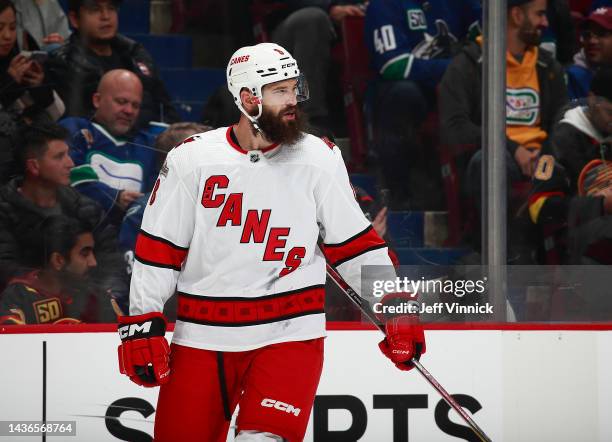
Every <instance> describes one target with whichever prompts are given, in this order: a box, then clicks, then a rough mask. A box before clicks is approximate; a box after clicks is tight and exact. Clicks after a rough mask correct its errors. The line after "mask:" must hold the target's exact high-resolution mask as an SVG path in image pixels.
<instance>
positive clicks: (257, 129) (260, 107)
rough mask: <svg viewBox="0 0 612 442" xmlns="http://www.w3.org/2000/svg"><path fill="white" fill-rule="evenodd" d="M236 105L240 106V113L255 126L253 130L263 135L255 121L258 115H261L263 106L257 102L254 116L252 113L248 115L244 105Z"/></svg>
mask: <svg viewBox="0 0 612 442" xmlns="http://www.w3.org/2000/svg"><path fill="white" fill-rule="evenodd" d="M238 107H239V108H240V112H242V114H243V115H244V116H245V117H247V118H248V119H249V121H250V122H251V123H252V124H253V127H254V128H255V130H256V131H257V132H259V133H260V134H261V136H262V137H263V136H264V133H263V131H262V130H261V128H260V127H259V124H258V123H257V120H259V117H261V113H262V112H263V107H262V105H261V103H257V109H258V112H257V116H255V117H254V116H252V115H249V113H248V112H247V111H246V110H245V109H244V107H242V104H241V105H240V106H238Z"/></svg>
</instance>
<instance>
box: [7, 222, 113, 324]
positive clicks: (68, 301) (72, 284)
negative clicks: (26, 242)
mask: <svg viewBox="0 0 612 442" xmlns="http://www.w3.org/2000/svg"><path fill="white" fill-rule="evenodd" d="M41 234H42V240H41V242H40V244H39V247H38V248H39V254H40V256H41V261H42V263H43V264H42V266H41V268H38V269H36V270H33V271H31V272H30V273H27V274H26V275H23V276H18V277H15V278H13V279H12V280H11V281H10V282H9V285H8V287H7V288H6V289H5V290H4V292H3V293H2V294H1V295H0V324H69V323H76V322H114V321H115V317H116V315H117V314H121V311H120V310H119V307H118V306H117V303H116V302H115V301H114V300H113V299H112V298H111V297H109V296H106V295H101V296H100V295H97V294H96V292H95V289H94V285H93V284H92V283H91V281H90V280H89V275H90V271H91V270H93V269H94V268H95V267H96V265H97V263H96V257H95V255H94V237H93V234H92V233H91V231H90V230H88V229H85V228H84V227H83V226H82V225H81V224H80V223H79V222H78V221H77V220H75V219H71V218H67V217H65V216H61V215H60V216H52V217H50V218H47V219H46V220H45V221H44V222H43V225H42V227H41Z"/></svg>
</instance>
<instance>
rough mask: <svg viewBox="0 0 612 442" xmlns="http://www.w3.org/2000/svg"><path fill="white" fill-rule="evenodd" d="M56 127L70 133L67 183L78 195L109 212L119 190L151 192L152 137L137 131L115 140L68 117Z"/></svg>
mask: <svg viewBox="0 0 612 442" xmlns="http://www.w3.org/2000/svg"><path fill="white" fill-rule="evenodd" d="M60 124H61V125H62V126H64V127H65V128H66V129H68V131H69V132H70V134H71V136H70V139H69V142H68V145H69V146H70V157H71V158H72V161H74V165H75V167H74V168H73V169H72V171H71V172H70V182H71V184H72V186H73V187H75V188H76V189H77V190H78V191H79V192H81V193H83V194H85V195H86V196H88V197H90V198H92V199H93V200H95V201H97V202H98V203H99V204H100V205H101V206H102V207H103V208H104V210H106V211H110V210H111V209H112V208H113V204H114V203H115V201H116V199H117V195H118V193H119V191H121V190H131V191H135V192H147V191H150V190H151V188H152V187H153V183H154V182H155V179H156V178H157V172H158V170H157V160H156V153H155V150H154V149H153V145H154V143H155V138H154V136H153V135H151V134H149V133H147V132H142V131H141V132H138V133H137V134H136V135H135V136H134V137H131V138H129V139H127V138H126V139H117V138H115V137H113V136H112V135H111V134H110V133H108V132H107V131H106V130H105V129H104V128H103V127H102V126H100V125H99V124H97V123H95V122H93V121H91V120H88V119H87V118H77V117H68V118H65V119H63V120H61V121H60Z"/></svg>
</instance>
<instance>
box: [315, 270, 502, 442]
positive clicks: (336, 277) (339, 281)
mask: <svg viewBox="0 0 612 442" xmlns="http://www.w3.org/2000/svg"><path fill="white" fill-rule="evenodd" d="M327 274H328V275H329V276H330V278H331V279H332V280H333V281H334V282H335V283H336V285H337V286H338V287H339V288H340V289H341V290H342V291H343V292H344V294H345V295H346V296H348V297H349V299H350V300H351V301H353V302H354V303H355V305H356V306H357V307H359V309H360V310H361V311H362V312H363V314H364V315H366V316H367V317H368V319H369V320H370V321H372V323H374V324H375V325H376V326H377V327H378V329H379V330H380V331H381V332H383V334H385V329H384V327H383V325H382V324H381V323H380V322H379V321H378V320H377V319H376V316H375V315H374V313H373V312H372V311H371V309H370V308H369V304H368V303H367V302H366V301H365V299H363V298H362V297H361V296H359V295H358V294H357V292H356V291H355V290H353V289H352V288H351V287H350V286H349V285H348V284H347V283H346V281H345V280H344V278H342V276H340V274H339V273H338V272H337V271H336V269H334V268H333V267H332V266H331V265H330V264H329V263H327ZM410 362H411V363H412V364H414V366H415V368H416V369H417V370H418V372H419V373H421V375H422V376H423V377H424V378H425V380H426V381H427V382H428V383H429V385H431V386H432V387H433V388H434V389H435V390H436V391H437V392H438V393H439V394H440V396H442V399H444V400H445V401H446V403H447V404H448V405H449V406H450V407H451V408H452V409H454V410H455V411H456V412H457V413H458V414H459V416H461V418H462V419H463V420H464V421H465V423H466V424H468V425H469V427H470V428H471V429H472V431H473V432H474V433H475V434H476V436H478V438H479V439H480V440H481V441H482V442H491V439H490V438H489V437H488V436H487V435H486V434H485V432H484V431H482V429H481V428H480V427H479V426H478V424H477V423H476V422H474V420H473V419H472V418H471V417H470V415H468V414H467V413H466V411H465V410H464V409H463V407H461V405H459V404H458V403H457V401H455V399H454V398H453V397H452V396H451V395H450V394H449V393H448V392H447V391H446V389H445V388H444V387H442V385H441V384H440V383H439V382H438V381H437V380H436V378H434V377H433V375H432V374H431V373H430V372H429V371H428V370H427V369H426V368H425V367H423V364H421V363H420V362H419V361H418V360H417V359H415V358H412V359H411V360H410Z"/></svg>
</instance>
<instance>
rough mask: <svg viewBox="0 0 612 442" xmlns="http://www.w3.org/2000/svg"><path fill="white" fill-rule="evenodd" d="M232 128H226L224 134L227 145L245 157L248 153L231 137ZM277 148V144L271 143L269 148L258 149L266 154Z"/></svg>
mask: <svg viewBox="0 0 612 442" xmlns="http://www.w3.org/2000/svg"><path fill="white" fill-rule="evenodd" d="M233 128H234V126H230V127H228V128H227V132H226V133H225V138H226V139H227V142H228V143H229V145H230V146H232V147H233V148H234V149H236V150H237V151H238V152H240V153H241V154H243V155H246V154H248V153H249V151H247V150H244V149H243V148H242V147H240V145H239V144H238V143H237V142H236V141H234V139H233V138H234V137H232V131H233ZM278 146H279V144H278V143H273V144H270V145H269V146H266V147H264V148H262V149H259V151H260V152H262V153H266V152H270V151H271V150H273V149H276V148H277V147H278Z"/></svg>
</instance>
